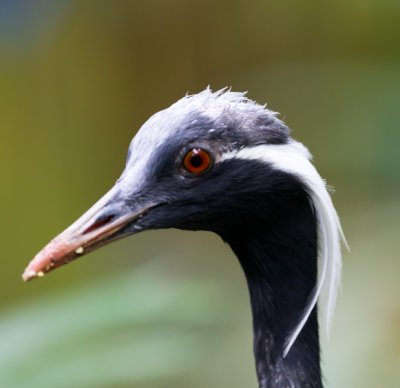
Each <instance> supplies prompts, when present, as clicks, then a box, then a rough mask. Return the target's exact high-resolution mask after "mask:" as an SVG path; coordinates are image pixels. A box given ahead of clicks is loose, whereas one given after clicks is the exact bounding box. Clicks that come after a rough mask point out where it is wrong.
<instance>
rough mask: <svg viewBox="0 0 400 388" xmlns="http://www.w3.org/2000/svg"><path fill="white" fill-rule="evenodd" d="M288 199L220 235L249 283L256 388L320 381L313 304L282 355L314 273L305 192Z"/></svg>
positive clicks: (311, 384)
mask: <svg viewBox="0 0 400 388" xmlns="http://www.w3.org/2000/svg"><path fill="white" fill-rule="evenodd" d="M293 200H294V202H292V205H291V208H290V209H287V208H286V209H274V214H271V213H270V214H269V216H268V217H265V215H264V217H261V216H260V217H259V220H258V221H256V222H255V221H254V217H252V219H251V220H249V221H245V220H244V221H243V227H242V228H241V230H237V231H236V232H232V233H230V234H229V236H225V237H226V238H225V240H227V242H228V243H229V244H230V245H231V247H232V249H233V251H234V252H235V254H236V255H237V256H238V258H239V260H240V263H241V265H242V267H243V269H244V272H245V274H246V278H247V282H248V286H249V291H250V299H251V305H252V312H253V327H254V354H255V358H256V369H257V376H258V380H259V386H260V388H272V387H273V388H277V387H310V388H311V387H312V388H314V387H322V382H321V371H320V359H319V339H318V322H317V309H316V308H314V310H313V311H312V313H311V315H310V317H309V318H308V320H307V323H306V324H305V326H304V328H303V329H302V331H301V333H300V334H299V336H298V337H297V339H296V341H295V342H294V344H293V346H292V347H291V349H290V351H289V353H288V354H287V356H286V357H283V351H284V347H285V343H286V340H287V338H288V335H289V334H290V333H291V331H292V330H293V329H294V328H295V327H296V325H297V324H298V323H299V321H300V318H301V317H302V313H303V311H304V309H305V307H306V305H307V302H308V300H309V297H310V295H311V293H312V290H313V288H314V286H315V284H316V279H317V232H316V221H315V216H314V213H313V211H312V209H311V206H310V204H309V201H308V199H307V197H306V196H305V195H303V196H302V195H301V196H298V197H297V198H294V199H293ZM262 213H263V211H262V210H261V214H262ZM248 222H249V223H251V224H250V225H248ZM243 229H244V230H243Z"/></svg>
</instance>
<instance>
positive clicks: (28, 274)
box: [22, 268, 39, 282]
mask: <svg viewBox="0 0 400 388" xmlns="http://www.w3.org/2000/svg"><path fill="white" fill-rule="evenodd" d="M38 276H39V273H37V272H36V271H34V270H32V269H28V268H27V269H26V270H25V271H24V273H23V274H22V280H23V281H24V282H29V281H30V280H32V279H34V278H36V277H38Z"/></svg>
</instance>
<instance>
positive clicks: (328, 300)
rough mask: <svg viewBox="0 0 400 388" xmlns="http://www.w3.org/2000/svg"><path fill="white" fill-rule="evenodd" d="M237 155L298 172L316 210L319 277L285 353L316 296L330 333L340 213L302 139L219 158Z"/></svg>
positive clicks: (338, 267)
mask: <svg viewBox="0 0 400 388" xmlns="http://www.w3.org/2000/svg"><path fill="white" fill-rule="evenodd" d="M230 158H239V159H248V160H260V161H262V162H265V163H269V164H271V165H272V166H274V167H275V168H276V169H279V170H281V171H285V172H288V173H291V174H294V175H296V176H298V177H299V178H300V179H301V181H302V182H303V183H304V184H305V187H306V190H307V192H308V194H309V196H310V200H311V203H312V206H313V208H314V210H315V213H316V216H317V222H318V279H317V283H316V285H315V288H314V291H313V293H312V294H311V295H310V299H309V302H308V304H307V306H306V307H305V310H304V313H303V316H302V317H301V319H300V321H299V323H298V324H297V326H296V327H295V328H294V329H293V331H292V332H291V333H290V335H289V336H288V338H287V341H286V345H285V349H284V353H283V356H284V357H285V356H286V355H287V354H288V352H289V350H290V348H291V347H292V345H293V343H294V342H295V340H296V338H297V337H298V335H299V333H300V332H301V330H302V329H303V327H304V325H305V323H306V322H307V319H308V317H309V316H310V314H311V311H312V310H313V308H314V307H315V305H316V303H317V300H318V299H319V300H322V301H323V303H322V305H324V306H325V308H324V309H323V310H324V316H325V320H326V329H327V332H328V334H329V329H330V325H331V321H332V318H333V313H334V309H335V303H336V295H337V292H338V289H339V287H340V278H341V269H342V256H341V248H340V245H341V244H340V242H341V241H343V242H344V244H345V245H346V247H347V242H346V240H345V237H344V234H343V231H342V228H341V225H340V221H339V217H338V215H337V213H336V210H335V208H334V206H333V203H332V200H331V197H330V195H329V192H328V189H327V186H326V184H325V182H324V180H323V179H322V178H321V177H320V175H319V174H318V172H317V170H316V169H315V167H314V166H313V164H312V163H311V161H310V160H311V154H310V153H309V151H308V149H307V148H306V147H304V146H303V145H302V144H301V143H299V142H296V141H291V142H290V143H288V144H282V145H260V146H256V147H251V148H244V149H241V150H239V151H234V152H230V153H227V154H225V155H223V157H222V159H221V160H224V159H230Z"/></svg>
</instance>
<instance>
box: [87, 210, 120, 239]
mask: <svg viewBox="0 0 400 388" xmlns="http://www.w3.org/2000/svg"><path fill="white" fill-rule="evenodd" d="M114 218H115V215H114V214H109V215H107V216H104V217H100V218H98V219H97V220H96V221H95V222H94V223H93V224H92V225H90V226H89V227H88V228H87V229H85V231H84V232H83V234H88V233H90V232H93V231H94V230H96V229H99V228H101V227H102V226H104V225H107V224H109V223H110V222H111V221H112V220H113V219H114Z"/></svg>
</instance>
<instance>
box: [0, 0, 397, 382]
mask: <svg viewBox="0 0 400 388" xmlns="http://www.w3.org/2000/svg"><path fill="white" fill-rule="evenodd" d="M399 37H400V3H399V2H398V1H394V0H380V1H378V0H363V1H361V0H352V1H335V2H330V3H327V2H320V1H316V0H312V1H308V2H298V1H295V0H289V1H286V2H279V1H261V0H258V1H244V0H234V1H204V0H202V1H200V0H191V1H183V0H170V1H168V2H167V1H163V0H150V1H147V2H139V1H120V2H109V1H93V0H86V1H80V2H78V1H72V0H56V1H48V0H38V1H35V2H30V1H27V0H18V1H12V2H11V1H0V85H1V88H0V174H1V177H2V180H1V191H0V196H1V198H0V199H1V201H0V210H1V213H2V220H3V222H2V223H1V224H0V236H1V239H2V271H1V273H0V280H1V281H0V303H1V306H0V308H1V318H0V344H1V345H0V376H1V377H0V386H2V387H3V386H4V387H54V386H57V387H58V386H60V387H62V386H71V385H73V386H82V387H83V386H84V387H107V386H110V387H111V386H112V387H128V386H129V387H132V386H135V387H136V386H137V387H161V386H162V387H168V386H171V387H178V388H179V387H188V386H189V387H204V386H207V387H221V386H230V387H238V388H239V387H245V386H255V376H254V372H253V368H254V366H253V360H252V350H251V319H250V311H249V306H248V300H247V291H246V287H245V284H244V281H243V276H242V274H241V270H240V268H239V265H238V263H237V262H236V260H235V258H234V257H233V255H232V253H231V252H230V251H229V249H228V248H227V247H226V246H224V245H223V244H222V243H221V242H220V241H219V239H218V238H216V237H215V236H212V235H210V234H207V233H184V232H178V231H159V232H149V233H146V234H143V235H139V236H136V237H134V238H132V239H128V240H125V241H121V242H118V243H116V244H114V245H112V246H110V247H106V248H104V249H102V250H100V251H99V252H96V253H94V254H93V255H91V256H90V257H88V258H85V259H82V261H78V262H77V263H76V264H73V265H71V266H68V267H65V268H63V269H62V270H60V271H59V272H58V271H57V272H56V273H55V274H54V275H51V276H49V277H48V278H47V277H46V278H45V279H44V280H43V281H40V282H34V283H32V284H29V285H25V284H22V282H21V281H20V273H21V272H22V270H23V268H24V266H25V265H26V263H27V262H28V260H29V258H30V257H32V256H33V254H34V252H35V251H37V250H38V249H40V248H41V246H42V245H44V244H45V243H46V242H47V241H48V240H49V239H50V238H51V237H52V236H54V235H55V234H57V233H58V232H59V231H61V230H62V229H63V228H64V227H66V226H67V225H68V224H69V223H70V222H72V221H73V220H74V219H75V218H77V217H78V216H79V215H80V214H81V213H82V212H83V211H84V210H85V209H86V208H87V207H88V206H89V205H91V204H92V203H93V202H95V200H96V199H97V198H98V197H100V195H102V194H103V192H105V191H106V190H107V189H108V187H110V186H111V185H112V184H113V182H114V181H115V179H116V178H117V177H118V176H119V174H120V172H121V171H122V168H123V164H124V160H125V153H126V149H127V147H128V144H129V141H130V139H131V138H132V136H133V135H134V133H135V132H136V130H137V129H138V128H139V127H140V125H141V123H142V122H143V121H145V120H146V119H147V117H148V116H149V115H151V114H152V113H154V112H156V111H157V110H159V109H162V108H164V107H166V106H168V105H169V104H171V103H172V102H174V101H175V100H176V99H178V98H180V97H181V96H183V95H184V94H185V93H186V92H187V91H190V92H197V91H199V90H201V89H204V88H205V87H206V86H207V85H208V84H210V85H211V87H212V88H214V89H217V88H221V87H224V86H226V85H231V86H232V87H233V89H234V90H248V91H249V96H250V97H251V98H254V99H256V100H257V101H259V102H262V103H263V102H268V104H269V107H271V109H273V110H279V111H280V112H282V117H283V118H284V119H285V120H286V122H287V123H288V125H289V126H290V127H292V128H293V135H294V137H296V138H297V139H299V140H301V141H303V142H304V143H305V144H306V145H307V146H308V147H309V148H310V149H311V151H312V153H313V154H314V156H315V162H316V165H317V167H318V169H319V171H320V172H321V174H322V175H323V176H324V177H326V178H327V180H328V183H329V184H332V185H334V186H335V188H336V190H337V192H336V194H335V196H334V197H335V198H334V200H335V203H336V205H337V208H338V211H339V213H340V214H341V218H342V220H343V224H344V229H345V231H346V234H347V237H348V240H349V243H350V245H351V249H352V251H351V254H346V257H345V262H344V283H343V296H342V297H341V298H340V299H339V303H338V310H337V315H336V320H335V325H334V332H333V335H332V338H331V340H330V341H329V343H325V342H324V350H323V358H324V362H323V368H324V371H325V380H326V382H327V384H326V385H327V387H341V388H346V387H349V388H356V387H377V386H380V387H398V386H399V385H400V372H399V370H398V365H399V363H400V354H399V351H398V349H399V345H400V329H399V327H400V306H399V303H398V295H399V292H400V282H399V281H398V273H399V270H400V263H399V253H398V252H399V249H398V236H399V232H400V230H399V222H398V220H399V216H400V200H399V193H400V177H399V170H400V158H399V156H398V155H399V153H398V145H399V140H400V131H399V125H398V122H399V119H398V101H399V90H400V73H399V71H398V69H399V65H400V46H399V44H398V42H399ZM161 254H162V257H160V255H161Z"/></svg>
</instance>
